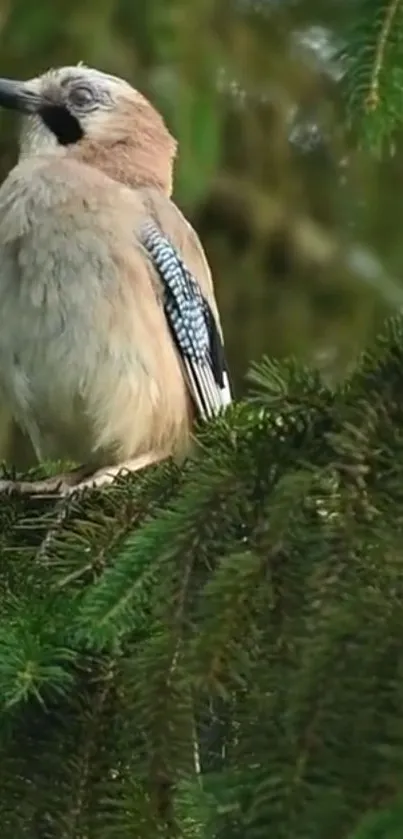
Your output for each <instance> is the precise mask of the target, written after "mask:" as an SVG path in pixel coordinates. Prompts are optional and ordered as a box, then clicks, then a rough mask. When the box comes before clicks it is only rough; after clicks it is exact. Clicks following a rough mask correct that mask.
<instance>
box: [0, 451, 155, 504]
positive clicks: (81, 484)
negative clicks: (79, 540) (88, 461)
mask: <svg viewBox="0 0 403 839" xmlns="http://www.w3.org/2000/svg"><path fill="white" fill-rule="evenodd" d="M166 456H167V455H164V454H161V453H160V452H158V453H157V452H149V453H148V454H145V455H140V456H139V457H135V458H131V459H130V460H127V461H124V462H123V463H119V464H117V465H116V466H106V467H105V468H104V469H97V470H96V471H95V472H93V473H89V468H88V466H87V467H85V466H79V467H78V468H77V469H72V470H71V472H64V473H61V474H60V475H54V476H52V477H50V478H43V479H41V480H38V481H18V480H0V494H8V495H11V494H15V495H33V496H35V497H36V498H40V497H41V496H42V497H44V498H45V497H49V496H52V495H54V496H58V497H62V498H63V497H66V496H71V495H76V494H78V493H79V492H82V491H84V490H88V489H99V488H100V487H103V486H108V485H110V484H111V483H113V481H114V480H115V478H117V476H118V475H124V474H125V473H126V474H128V473H130V472H138V471H140V470H141V469H144V468H145V467H146V466H151V465H152V464H154V463H157V462H158V461H160V460H164V459H165V457H166Z"/></svg>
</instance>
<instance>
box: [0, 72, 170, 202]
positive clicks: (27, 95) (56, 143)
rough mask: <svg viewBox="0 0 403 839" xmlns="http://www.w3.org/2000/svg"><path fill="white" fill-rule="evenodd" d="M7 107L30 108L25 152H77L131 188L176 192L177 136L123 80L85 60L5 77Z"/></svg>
mask: <svg viewBox="0 0 403 839" xmlns="http://www.w3.org/2000/svg"><path fill="white" fill-rule="evenodd" d="M0 106H2V107H5V108H11V109H13V110H16V111H19V112H21V113H22V114H23V123H22V128H21V134H20V156H21V157H23V158H27V157H33V156H37V155H47V154H58V155H62V154H69V155H71V156H75V157H76V158H78V159H80V160H82V161H84V162H85V163H87V164H90V165H93V166H96V167H97V168H100V169H102V170H103V171H104V172H106V174H108V175H109V176H110V177H113V178H114V179H115V180H119V181H121V182H123V183H126V184H128V185H130V186H138V185H143V184H149V185H154V186H158V187H160V188H162V189H163V190H164V192H167V193H168V194H170V193H171V191H172V171H173V163H174V158H175V153H176V142H175V140H174V139H173V137H172V136H171V134H170V133H169V131H168V129H167V127H166V125H165V123H164V121H163V119H162V117H161V115H160V114H159V113H158V111H156V109H155V108H154V107H153V106H152V105H151V103H150V102H149V101H148V100H147V99H146V98H145V97H144V96H143V95H142V94H141V93H139V92H138V91H137V90H135V89H134V88H133V87H132V86H131V85H130V84H129V83H128V82H126V81H124V80H123V79H120V78H118V77H116V76H110V75H108V74H107V73H103V72H101V71H100V70H95V69H92V68H90V67H85V66H83V65H81V64H79V65H77V66H76V67H60V68H57V69H52V70H49V71H48V72H46V73H44V74H43V75H42V76H37V77H36V78H34V79H29V80H28V81H14V80H12V79H0Z"/></svg>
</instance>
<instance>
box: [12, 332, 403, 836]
mask: <svg viewBox="0 0 403 839" xmlns="http://www.w3.org/2000/svg"><path fill="white" fill-rule="evenodd" d="M402 338H403V320H402V319H401V318H394V319H392V320H391V321H390V322H389V323H388V324H387V327H386V328H385V330H384V332H383V333H382V334H381V336H380V337H379V338H378V340H377V342H376V343H375V345H374V347H373V348H372V349H371V351H370V352H368V353H366V354H364V355H363V357H362V359H361V362H360V364H359V365H358V367H357V369H356V370H355V372H354V373H353V375H352V376H351V377H350V379H349V380H348V381H347V382H346V383H345V384H344V385H343V386H340V387H338V388H335V389H330V388H327V387H325V386H324V385H323V384H321V382H320V380H319V378H318V376H317V375H316V374H315V373H313V372H311V371H309V370H307V369H304V368H303V367H302V366H300V365H298V364H297V363H295V362H291V361H290V362H287V363H282V364H281V363H275V362H273V361H269V360H268V359H266V360H264V361H263V362H262V363H261V364H259V365H254V367H253V369H252V371H251V374H250V378H251V380H252V383H253V387H254V392H253V394H252V395H251V399H250V400H249V401H246V402H244V403H240V404H238V405H236V406H234V407H232V408H231V409H229V410H228V411H227V412H226V414H225V415H224V416H223V417H222V418H220V419H218V420H217V421H216V422H214V423H212V424H211V425H209V426H206V427H204V428H201V429H199V433H198V440H199V446H198V448H197V450H196V451H195V454H194V456H193V457H192V459H191V460H190V461H189V462H188V463H187V464H186V466H185V467H184V469H182V470H178V468H177V467H176V466H174V465H173V464H164V465H160V466H157V467H154V468H153V469H150V470H147V471H146V472H145V473H144V474H142V475H138V476H136V477H133V476H132V477H130V478H124V479H123V478H122V479H121V480H119V481H118V483H117V484H116V485H115V486H114V487H112V488H110V489H109V490H107V491H105V490H104V491H103V492H102V493H97V494H92V493H88V494H87V495H86V496H84V498H81V499H79V500H75V501H70V502H68V505H67V503H66V502H64V501H63V502H58V505H59V506H60V504H63V505H64V506H65V508H66V509H65V511H64V512H65V515H64V518H63V519H61V517H60V510H58V509H57V506H56V510H55V508H54V506H53V508H52V505H50V509H45V508H44V502H41V505H42V507H41V509H35V510H32V509H31V508H32V504H33V502H27V500H24V499H21V498H13V497H10V498H9V499H7V500H4V501H3V504H2V507H1V532H2V551H1V557H2V561H1V587H2V601H1V627H0V628H1V632H0V686H1V690H0V701H1V704H2V712H1V714H0V818H1V824H2V836H4V839H15V838H16V837H18V839H19V837H21V838H22V837H25V836H27V837H28V836H29V837H30V839H32V838H33V837H38V838H39V837H41V839H53V837H60V836H63V837H66V839H67V837H75V838H76V837H88V838H89V839H90V837H96V839H103V837H105V839H106V838H108V839H110V838H111V837H119V839H125V837H129V836H133V835H135V836H137V837H139V839H142V837H144V839H146V838H147V839H148V837H154V836H161V837H173V836H181V837H192V839H193V837H203V839H207V837H211V838H212V837H220V839H221V837H223V839H224V838H225V839H227V837H238V836H239V837H248V839H249V837H250V839H259V838H260V837H262V839H263V837H264V838H265V839H266V837H267V836H268V835H270V836H271V837H278V839H283V837H289V836H293V837H295V839H306V837H310V839H316V837H317V839H322V837H323V836H326V837H329V839H333V837H334V839H336V838H337V839H339V837H341V836H346V837H348V836H349V835H350V831H351V830H353V829H355V828H356V827H357V829H358V826H359V824H360V822H361V819H362V816H363V813H366V812H367V811H368V812H370V811H373V810H374V808H377V807H378V806H379V805H380V804H383V803H384V802H385V800H387V799H388V798H393V796H394V795H395V794H396V792H397V791H398V790H399V784H400V776H401V771H402V762H401V760H402V753H403V727H402V725H401V719H400V717H401V705H402V700H403V693H402V675H401V674H402V659H401V636H402V630H403V617H402V608H401V602H402V595H403V576H402V572H401V561H400V556H401V548H402V536H401V534H402V523H403V492H402V486H403V431H402V429H403V403H402V399H401V370H402V365H403V350H402V347H403V341H402ZM46 503H47V504H48V505H49V502H46ZM35 504H36V505H38V504H39V502H38V501H36V502H35ZM57 516H58V519H59V520H58V522H57V521H56V522H55V517H56V518H57ZM389 822H390V823H391V824H392V822H393V818H392V816H390V818H389ZM385 823H386V822H385ZM377 829H378V828H377ZM381 829H382V828H379V829H378V834H376V833H374V831H375V828H374V827H373V826H372V822H369V827H368V830H369V833H368V837H370V836H375V835H379V836H385V839H387V837H388V834H387V833H385V832H384V833H379V830H381ZM385 829H386V828H385ZM391 829H392V828H391ZM360 830H361V833H360V832H358V833H357V834H356V835H357V837H358V836H359V837H360V839H361V836H363V837H364V836H365V837H366V836H367V833H366V832H365V831H364V833H363V832H362V830H363V828H360ZM371 830H372V833H371ZM390 839H392V834H391V836H390Z"/></svg>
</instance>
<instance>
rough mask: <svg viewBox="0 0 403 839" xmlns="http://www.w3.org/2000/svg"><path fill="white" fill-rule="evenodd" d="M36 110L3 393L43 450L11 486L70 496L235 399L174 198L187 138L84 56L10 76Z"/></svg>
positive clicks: (2, 253)
mask: <svg viewBox="0 0 403 839" xmlns="http://www.w3.org/2000/svg"><path fill="white" fill-rule="evenodd" d="M0 105H1V106H3V107H5V108H11V109H15V110H17V111H20V112H21V113H22V114H23V119H22V127H21V132H20V142H19V149H20V153H19V159H18V162H17V165H16V166H15V167H14V168H13V169H12V170H11V171H10V173H9V174H8V176H7V177H6V179H5V181H4V182H3V184H2V186H1V188H0V394H1V396H2V399H3V401H4V403H5V405H6V406H7V408H9V409H10V412H11V413H12V415H13V418H14V420H15V421H16V422H17V424H19V426H20V427H21V428H22V429H23V430H24V432H25V433H26V434H27V435H28V437H29V438H30V440H31V443H32V445H33V448H34V451H35V454H36V456H37V458H38V460H39V461H41V460H42V461H43V460H45V459H46V460H56V459H57V460H65V461H66V460H70V461H73V462H75V463H77V464H80V465H79V466H78V468H76V469H72V470H71V471H69V472H66V473H65V474H62V475H57V476H55V477H52V478H47V479H44V480H42V481H23V482H13V481H0V490H3V491H4V490H8V489H12V488H13V487H15V488H16V489H18V490H20V491H27V492H32V493H35V492H37V493H38V492H39V493H41V492H44V493H46V492H52V491H57V492H60V493H61V494H68V493H70V492H71V491H74V490H75V489H77V488H82V487H85V486H100V485H102V484H104V483H109V482H111V481H112V480H113V479H114V477H115V476H116V475H117V474H118V473H119V472H120V471H121V470H129V471H136V470H138V469H141V468H143V467H145V466H147V465H149V464H152V463H155V462H157V461H160V460H162V459H164V458H166V457H170V456H173V457H179V458H181V457H183V456H186V454H187V452H188V451H189V448H190V444H191V439H192V428H193V425H194V422H195V420H197V419H207V420H208V419H209V418H211V417H213V416H214V415H216V414H217V413H219V412H220V411H221V410H222V409H223V408H225V406H226V405H228V404H229V403H230V402H231V399H232V397H231V388H230V382H229V374H228V369H227V365H226V360H225V354H224V346H223V334H222V327H221V323H220V317H219V312H218V309H217V303H216V299H215V295H214V288H213V282H212V277H211V272H210V269H209V265H208V263H207V260H206V256H205V254H204V251H203V248H202V245H201V243H200V240H199V238H198V236H197V234H196V233H195V231H194V230H193V228H192V227H191V225H190V224H189V223H188V221H187V220H186V219H185V217H184V216H183V215H182V213H181V212H180V210H179V209H178V208H177V207H176V205H175V204H174V203H173V201H172V200H171V194H172V178H173V165H174V159H175V155H176V142H175V140H174V139H173V137H172V136H171V134H170V132H169V131H168V129H167V127H166V125H165V122H164V121H163V119H162V117H161V115H160V114H159V113H158V111H157V110H156V109H155V108H154V107H153V106H152V105H151V103H150V102H149V101H148V100H147V99H146V98H145V97H144V96H143V95H142V94H140V93H139V92H138V91H137V90H135V89H134V88H133V87H132V86H131V85H130V84H128V83H127V82H126V81H124V80H122V79H120V78H117V77H115V76H111V75H108V74H106V73H103V72H100V71H98V70H95V69H92V68H88V67H85V66H83V65H78V66H76V67H62V68H58V69H52V70H50V71H48V72H46V73H45V74H43V75H41V76H39V77H37V78H34V79H31V80H29V81H24V82H20V81H13V80H10V79H0Z"/></svg>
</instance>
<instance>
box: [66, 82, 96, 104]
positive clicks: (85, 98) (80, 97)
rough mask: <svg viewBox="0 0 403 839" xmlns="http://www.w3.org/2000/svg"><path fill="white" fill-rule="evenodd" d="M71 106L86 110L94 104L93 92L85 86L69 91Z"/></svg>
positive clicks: (81, 85)
mask: <svg viewBox="0 0 403 839" xmlns="http://www.w3.org/2000/svg"><path fill="white" fill-rule="evenodd" d="M69 98H70V101H71V104H72V105H74V107H76V108H88V107H89V106H90V105H92V103H93V102H94V99H95V96H94V91H93V90H92V88H91V87H88V86H87V85H84V84H80V85H77V86H76V87H73V88H72V89H71V91H70V96H69Z"/></svg>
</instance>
